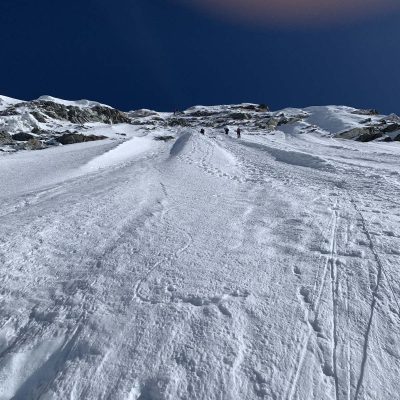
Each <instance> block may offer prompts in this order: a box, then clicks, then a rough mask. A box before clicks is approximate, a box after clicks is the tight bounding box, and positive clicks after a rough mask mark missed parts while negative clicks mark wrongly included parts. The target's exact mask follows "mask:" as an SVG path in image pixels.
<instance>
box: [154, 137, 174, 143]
mask: <svg viewBox="0 0 400 400" xmlns="http://www.w3.org/2000/svg"><path fill="white" fill-rule="evenodd" d="M174 139H175V137H174V136H155V137H154V140H158V141H163V142H168V140H174Z"/></svg>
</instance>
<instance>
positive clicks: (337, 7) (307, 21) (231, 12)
mask: <svg viewBox="0 0 400 400" xmlns="http://www.w3.org/2000/svg"><path fill="white" fill-rule="evenodd" d="M178 1H180V2H181V3H183V4H186V5H194V6H196V7H200V8H203V9H205V10H207V11H209V12H212V13H214V14H218V15H219V16H221V17H226V18H235V19H240V20H244V21H251V22H256V23H259V24H263V23H265V24H272V25H278V24H279V25H282V24H290V25H293V24H294V25H320V24H329V23H337V22H341V21H351V20H357V19H360V18H364V17H365V16H371V15H374V14H379V13H382V12H388V11H390V10H400V0H178Z"/></svg>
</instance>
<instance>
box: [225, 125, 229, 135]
mask: <svg viewBox="0 0 400 400" xmlns="http://www.w3.org/2000/svg"><path fill="white" fill-rule="evenodd" d="M228 133H229V128H228V127H226V128H225V135H227V134H228Z"/></svg>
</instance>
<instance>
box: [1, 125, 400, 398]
mask: <svg viewBox="0 0 400 400" xmlns="http://www.w3.org/2000/svg"><path fill="white" fill-rule="evenodd" d="M159 133H160V134H162V133H163V132H162V131H160V132H159ZM399 156H400V146H399V145H397V144H390V145H388V144H385V143H366V144H363V143H356V142H350V141H340V140H335V139H329V138H321V137H318V136H316V135H315V136H313V135H312V134H309V135H296V134H294V133H293V132H291V131H290V130H289V129H288V130H287V131H284V132H277V133H276V134H275V135H267V136H259V135H246V134H244V135H243V137H242V139H241V140H236V139H233V138H231V137H227V136H225V135H223V134H220V133H219V132H213V131H209V132H208V135H205V136H202V135H199V134H198V133H197V132H195V131H193V130H189V129H188V130H182V131H181V132H180V134H179V135H178V139H177V140H176V141H174V142H167V143H160V142H157V141H154V140H152V139H151V138H150V137H148V138H147V137H140V138H133V139H131V140H130V141H129V142H125V143H122V144H121V143H119V142H115V141H114V142H113V141H106V142H96V143H85V144H80V145H73V146H66V147H60V148H53V149H48V150H43V151H41V152H31V153H28V152H20V153H17V154H12V155H7V156H4V157H0V171H1V174H0V188H1V190H0V205H1V208H0V218H1V225H0V266H1V267H0V280H1V282H2V285H1V292H0V293H1V297H0V399H1V400H4V399H24V400H27V399H126V400H128V399H129V400H139V399H141V400H159V399H258V398H260V399H279V400H281V399H282V400H300V399H301V400H305V399H318V400H324V399H326V400H328V399H332V400H357V399H358V400H361V399H371V400H376V399H380V400H385V399H387V400H389V399H395V398H398V396H399V393H400V383H399V380H398V372H399V371H400V347H399V339H400V278H399V262H400V250H399V249H400V158H399Z"/></svg>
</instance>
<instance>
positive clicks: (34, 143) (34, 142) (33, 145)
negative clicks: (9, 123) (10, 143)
mask: <svg viewBox="0 0 400 400" xmlns="http://www.w3.org/2000/svg"><path fill="white" fill-rule="evenodd" d="M45 147H46V146H44V144H43V143H42V142H41V141H40V140H39V139H36V138H33V139H29V140H28V142H27V143H26V145H25V149H26V150H41V149H44V148H45Z"/></svg>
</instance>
